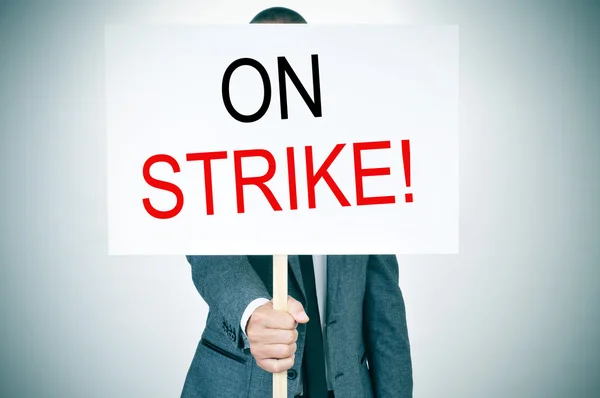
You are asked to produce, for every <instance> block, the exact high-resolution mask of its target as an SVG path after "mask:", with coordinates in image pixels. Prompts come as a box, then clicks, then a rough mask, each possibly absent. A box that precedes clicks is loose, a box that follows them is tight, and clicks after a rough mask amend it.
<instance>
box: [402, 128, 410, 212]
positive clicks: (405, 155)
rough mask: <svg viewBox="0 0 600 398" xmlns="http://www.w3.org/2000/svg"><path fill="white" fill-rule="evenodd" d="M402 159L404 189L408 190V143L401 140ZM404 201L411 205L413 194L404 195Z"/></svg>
mask: <svg viewBox="0 0 600 398" xmlns="http://www.w3.org/2000/svg"><path fill="white" fill-rule="evenodd" d="M402 159H403V160H404V181H406V187H407V188H410V141H409V140H402ZM404 201H405V202H406V203H411V202H412V201H413V194H412V193H407V194H404Z"/></svg>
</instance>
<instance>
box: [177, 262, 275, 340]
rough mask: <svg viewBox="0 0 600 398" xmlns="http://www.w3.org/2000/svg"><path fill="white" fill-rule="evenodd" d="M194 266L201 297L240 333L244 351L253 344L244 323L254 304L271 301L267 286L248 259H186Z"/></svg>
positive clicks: (196, 284)
mask: <svg viewBox="0 0 600 398" xmlns="http://www.w3.org/2000/svg"><path fill="white" fill-rule="evenodd" d="M186 258H187V261H188V262H189V263H190V265H191V266H192V279H193V281H194V285H195V286H196V289H197V290H198V293H200V295H201V296H202V298H203V299H204V301H206V303H207V304H208V306H209V307H210V309H211V311H213V310H214V311H216V312H218V313H219V314H222V316H223V317H224V318H225V321H226V322H227V323H228V324H229V325H235V326H236V329H237V341H240V342H243V348H249V347H250V344H249V342H248V338H247V337H246V334H245V333H243V332H242V330H241V327H240V320H241V319H242V315H243V313H244V311H245V309H246V307H247V306H248V304H250V303H251V302H252V301H254V300H255V299H257V298H261V297H264V298H268V299H269V300H270V299H271V295H270V294H269V292H268V290H267V288H266V287H265V284H264V283H263V282H262V280H261V279H260V277H259V276H258V274H257V273H256V271H254V268H252V266H251V265H250V262H249V261H248V257H247V256H186Z"/></svg>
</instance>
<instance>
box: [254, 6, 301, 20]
mask: <svg viewBox="0 0 600 398" xmlns="http://www.w3.org/2000/svg"><path fill="white" fill-rule="evenodd" d="M250 23H306V20H305V19H304V18H303V17H302V15H300V14H298V13H297V12H296V11H293V10H290V9H289V8H285V7H271V8H267V9H266V10H263V11H261V12H259V13H258V14H256V16H255V17H254V18H252V21H250Z"/></svg>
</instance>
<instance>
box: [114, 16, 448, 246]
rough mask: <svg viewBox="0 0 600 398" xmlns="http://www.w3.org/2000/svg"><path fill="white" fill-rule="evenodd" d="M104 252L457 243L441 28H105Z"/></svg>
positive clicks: (444, 34) (444, 45)
mask: <svg viewBox="0 0 600 398" xmlns="http://www.w3.org/2000/svg"><path fill="white" fill-rule="evenodd" d="M106 100H107V132H108V218H109V251H110V253H111V254H139V255H152V254H229V255H231V254H247V255H250V254H289V253H294V254H365V253H456V252H457V251H458V30H457V28H456V27H452V26H425V27H420V26H393V25H390V26H385V25H384V26H371V25H333V26H318V25H315V26H310V25H309V26H306V25H304V26H298V25H295V26H291V25H249V26H185V25H182V26H112V27H107V30H106Z"/></svg>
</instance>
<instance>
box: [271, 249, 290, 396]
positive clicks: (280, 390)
mask: <svg viewBox="0 0 600 398" xmlns="http://www.w3.org/2000/svg"><path fill="white" fill-rule="evenodd" d="M287 302H288V256H287V255H285V254H284V255H277V256H273V308H274V309H275V310H276V311H287V309H288V308H287ZM273 398H287V372H280V373H273Z"/></svg>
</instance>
